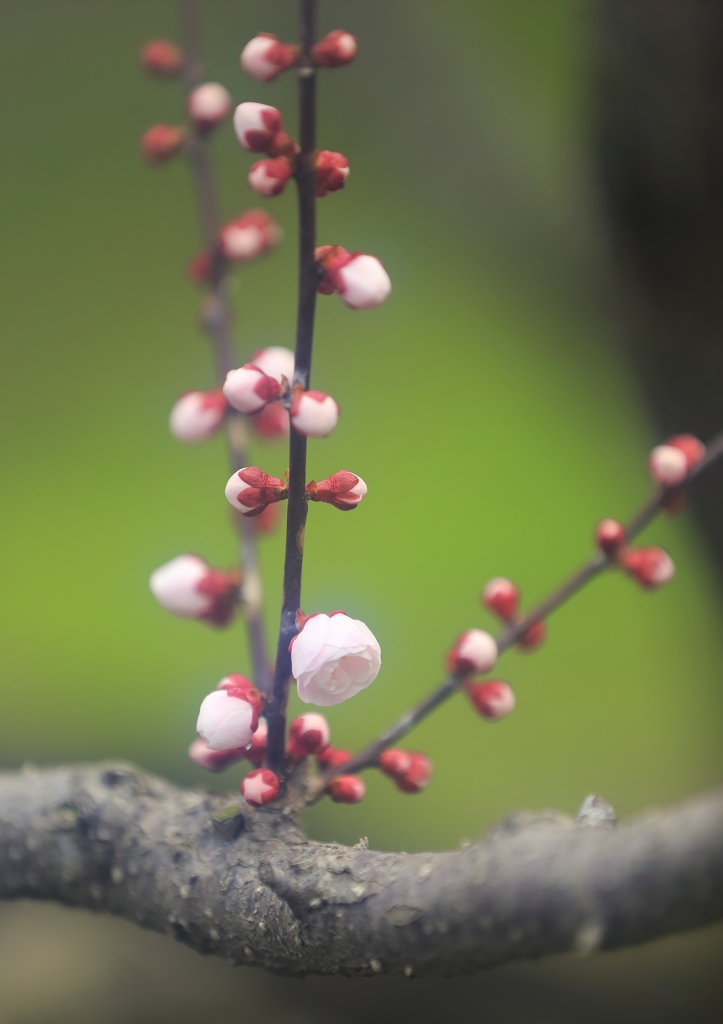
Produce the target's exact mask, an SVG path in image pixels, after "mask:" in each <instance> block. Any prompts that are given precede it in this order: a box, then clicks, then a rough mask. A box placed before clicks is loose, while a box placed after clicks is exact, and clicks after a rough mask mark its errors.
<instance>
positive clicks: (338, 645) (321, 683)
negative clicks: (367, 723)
mask: <svg viewBox="0 0 723 1024" xmlns="http://www.w3.org/2000/svg"><path fill="white" fill-rule="evenodd" d="M290 648H291V674H292V676H293V677H294V679H295V680H296V687H297V692H298V694H299V697H300V699H301V700H302V701H303V702H304V704H316V705H317V706H318V707H331V706H332V705H333V704H341V703H342V701H345V700H348V699H349V698H350V697H354V696H356V694H357V693H359V692H360V691H361V690H364V689H365V688H366V687H367V686H369V685H370V684H371V683H373V682H374V680H375V679H376V677H377V676H378V675H379V669H380V668H381V664H382V652H381V648H380V646H379V643H378V641H377V639H376V637H375V636H374V634H373V633H372V631H371V630H370V629H369V627H368V626H366V625H365V624H364V623H363V622H361V621H360V620H359V619H352V618H350V617H349V616H348V615H345V614H344V612H334V613H333V614H332V615H322V614H316V615H310V616H309V617H308V618H307V619H306V621H305V622H304V625H303V627H302V629H301V631H300V632H299V633H297V635H296V636H295V637H294V638H293V639H292V641H291V644H290Z"/></svg>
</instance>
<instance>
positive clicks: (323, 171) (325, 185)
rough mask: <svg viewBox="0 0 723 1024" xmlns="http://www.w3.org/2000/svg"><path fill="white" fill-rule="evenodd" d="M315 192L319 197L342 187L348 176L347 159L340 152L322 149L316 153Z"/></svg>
mask: <svg viewBox="0 0 723 1024" xmlns="http://www.w3.org/2000/svg"><path fill="white" fill-rule="evenodd" d="M315 166H316V194H317V196H319V198H321V197H322V196H325V195H327V194H328V193H329V192H337V191H338V190H339V189H340V188H344V185H345V184H346V179H347V178H348V177H349V161H348V160H347V158H346V157H345V156H344V155H343V154H342V153H332V152H330V151H329V150H328V149H322V150H321V152H320V153H317V154H316V160H315Z"/></svg>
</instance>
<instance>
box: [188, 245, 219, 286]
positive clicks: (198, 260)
mask: <svg viewBox="0 0 723 1024" xmlns="http://www.w3.org/2000/svg"><path fill="white" fill-rule="evenodd" d="M186 273H187V274H188V276H189V277H190V278H191V280H192V281H195V283H196V284H211V283H212V276H213V258H212V256H211V253H210V252H208V251H207V250H206V249H204V250H203V251H202V252H197V253H196V255H195V256H192V257H191V259H190V260H189V261H188V264H187V265H186Z"/></svg>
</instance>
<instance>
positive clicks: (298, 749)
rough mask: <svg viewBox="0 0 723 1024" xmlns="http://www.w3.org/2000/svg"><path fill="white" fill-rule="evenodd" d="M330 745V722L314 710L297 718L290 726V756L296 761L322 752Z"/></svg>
mask: <svg viewBox="0 0 723 1024" xmlns="http://www.w3.org/2000/svg"><path fill="white" fill-rule="evenodd" d="M328 746H329V723H328V722H327V720H326V719H325V718H324V716H323V715H318V714H315V713H314V712H312V713H311V714H308V715H300V716H299V718H295V719H294V721H293V722H292V723H291V726H290V727H289V745H288V752H289V756H290V757H292V758H293V759H294V760H295V761H300V760H301V758H302V757H307V756H308V755H309V754H320V753H321V751H322V750H325V749H326V748H327V747H328Z"/></svg>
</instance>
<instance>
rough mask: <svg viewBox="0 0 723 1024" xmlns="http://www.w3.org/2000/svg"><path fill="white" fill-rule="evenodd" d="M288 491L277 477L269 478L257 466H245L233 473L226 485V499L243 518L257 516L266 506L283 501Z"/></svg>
mask: <svg viewBox="0 0 723 1024" xmlns="http://www.w3.org/2000/svg"><path fill="white" fill-rule="evenodd" d="M288 495H289V489H288V487H287V486H286V484H285V483H284V481H283V480H280V479H279V478H278V477H277V476H269V474H268V473H264V471H263V470H262V469H259V468H258V466H247V467H246V468H245V469H240V470H239V471H238V473H234V475H233V476H232V477H231V479H230V480H229V481H228V483H227V484H226V498H227V499H228V502H229V504H230V505H232V506H233V507H234V508H235V509H237V510H238V511H239V512H241V514H242V515H244V516H258V515H260V514H261V513H262V512H263V510H264V509H265V508H266V506H267V505H270V504H271V503H272V502H274V501H283V500H284V498H287V497H288Z"/></svg>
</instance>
